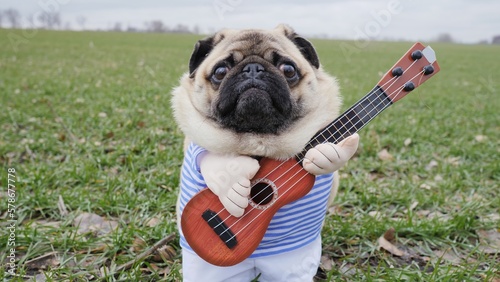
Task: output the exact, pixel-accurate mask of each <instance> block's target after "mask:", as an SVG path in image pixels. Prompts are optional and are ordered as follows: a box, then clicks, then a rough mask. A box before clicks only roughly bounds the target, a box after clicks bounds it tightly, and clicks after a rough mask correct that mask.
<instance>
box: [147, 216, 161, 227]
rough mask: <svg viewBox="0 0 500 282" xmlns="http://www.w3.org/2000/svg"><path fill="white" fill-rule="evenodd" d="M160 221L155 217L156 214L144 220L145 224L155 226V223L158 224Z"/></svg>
mask: <svg viewBox="0 0 500 282" xmlns="http://www.w3.org/2000/svg"><path fill="white" fill-rule="evenodd" d="M160 222H161V220H160V219H159V218H158V217H156V216H153V217H152V218H150V219H149V220H148V221H146V226H148V227H155V226H156V225H158V224H159V223H160Z"/></svg>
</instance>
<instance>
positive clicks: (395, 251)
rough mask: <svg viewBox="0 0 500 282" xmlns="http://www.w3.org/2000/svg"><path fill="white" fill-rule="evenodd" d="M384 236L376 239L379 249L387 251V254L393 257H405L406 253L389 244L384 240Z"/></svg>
mask: <svg viewBox="0 0 500 282" xmlns="http://www.w3.org/2000/svg"><path fill="white" fill-rule="evenodd" d="M384 236H385V233H384V235H382V236H380V238H378V246H379V248H382V249H384V250H386V251H388V252H389V253H391V254H393V255H395V256H398V257H402V256H404V255H406V253H405V252H404V251H402V250H400V249H399V248H398V247H396V246H395V245H393V244H392V243H391V242H389V241H388V240H387V239H385V237H384Z"/></svg>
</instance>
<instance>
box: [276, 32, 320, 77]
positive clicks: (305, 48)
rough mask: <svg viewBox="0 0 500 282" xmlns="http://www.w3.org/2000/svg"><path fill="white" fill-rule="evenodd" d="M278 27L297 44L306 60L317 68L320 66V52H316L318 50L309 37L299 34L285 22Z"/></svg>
mask: <svg viewBox="0 0 500 282" xmlns="http://www.w3.org/2000/svg"><path fill="white" fill-rule="evenodd" d="M276 29H278V30H281V32H283V33H284V34H285V36H286V37H288V39H290V41H292V42H293V44H295V46H297V47H298V48H299V50H300V53H302V56H304V58H306V60H308V61H309V63H310V64H311V65H313V66H314V67H315V68H319V58H318V54H317V53H316V50H315V49H314V47H313V45H312V44H311V42H309V41H308V40H307V39H305V38H304V37H301V36H299V35H298V34H297V33H295V31H294V30H293V28H291V27H290V26H288V25H285V24H280V25H278V26H277V27H276Z"/></svg>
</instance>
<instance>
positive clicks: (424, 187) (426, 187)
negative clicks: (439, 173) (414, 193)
mask: <svg viewBox="0 0 500 282" xmlns="http://www.w3.org/2000/svg"><path fill="white" fill-rule="evenodd" d="M420 188H422V189H426V190H431V186H430V185H429V184H426V183H422V184H421V185H420Z"/></svg>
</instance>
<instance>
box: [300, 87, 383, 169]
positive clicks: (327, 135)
mask: <svg viewBox="0 0 500 282" xmlns="http://www.w3.org/2000/svg"><path fill="white" fill-rule="evenodd" d="M390 105H392V101H391V99H390V98H389V97H388V96H387V94H386V93H385V92H384V90H383V89H382V88H381V87H379V86H376V87H375V88H374V89H373V90H372V91H370V92H369V93H368V94H366V96H364V97H363V98H361V100H359V101H358V102H356V104H354V105H353V106H352V107H350V108H349V109H348V110H347V111H345V112H344V113H343V114H342V115H340V116H339V117H338V118H336V119H335V120H334V121H333V122H331V123H330V124H328V125H327V126H326V127H325V128H323V129H322V130H320V131H318V133H316V134H315V135H314V136H313V138H311V140H310V141H309V142H308V143H307V144H306V146H305V147H304V150H302V152H300V153H299V154H297V155H296V158H297V160H298V161H299V162H302V159H303V158H304V156H305V154H306V152H307V151H308V150H309V149H311V148H313V147H314V146H316V145H318V144H321V143H326V142H331V143H335V144H336V143H339V142H340V141H342V140H344V139H345V138H347V137H348V136H350V135H352V134H354V133H356V132H358V131H359V130H360V129H361V128H363V127H364V126H365V125H366V124H368V123H369V122H370V121H371V120H372V119H373V118H375V117H376V116H377V115H378V114H380V113H381V112H382V111H383V110H385V109H386V108H388V107H389V106H390Z"/></svg>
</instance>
